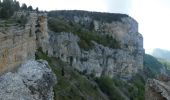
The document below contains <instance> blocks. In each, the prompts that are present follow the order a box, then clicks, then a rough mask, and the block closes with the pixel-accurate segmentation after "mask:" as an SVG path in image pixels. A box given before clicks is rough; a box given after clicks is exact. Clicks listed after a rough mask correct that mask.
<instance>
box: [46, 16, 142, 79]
mask: <svg viewBox="0 0 170 100" xmlns="http://www.w3.org/2000/svg"><path fill="white" fill-rule="evenodd" d="M60 16H62V15H60ZM62 17H63V18H66V19H67V17H65V16H64V15H63V16H62ZM73 20H74V22H75V23H81V24H83V25H84V27H88V25H89V24H90V23H92V24H93V25H92V26H94V30H95V32H97V33H98V34H99V35H109V36H112V37H113V38H115V39H116V40H117V41H119V42H120V48H109V47H106V46H103V45H101V44H98V43H96V42H95V41H93V44H94V47H93V48H92V49H90V50H88V51H86V50H83V49H82V48H80V47H79V45H78V42H79V41H80V39H81V38H79V37H78V36H77V35H74V34H73V33H70V32H58V33H54V32H51V31H50V32H49V35H50V39H49V40H50V41H49V43H50V47H49V49H48V54H49V55H51V56H55V57H58V58H60V59H62V60H63V61H66V62H68V63H70V65H72V66H73V67H74V68H76V69H78V70H79V71H82V72H85V73H86V74H94V75H95V76H101V75H108V76H111V77H114V76H120V77H122V78H131V76H132V75H133V74H135V73H137V72H138V71H139V70H142V69H143V54H144V49H143V38H142V35H141V34H140V33H139V32H138V24H137V22H136V21H135V20H134V19H132V18H131V17H123V18H122V19H121V21H112V22H104V21H99V20H95V19H93V18H91V17H90V16H88V15H86V17H78V16H74V17H73ZM86 25H87V26H86Z"/></svg>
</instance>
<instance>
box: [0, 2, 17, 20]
mask: <svg viewBox="0 0 170 100" xmlns="http://www.w3.org/2000/svg"><path fill="white" fill-rule="evenodd" d="M13 4H14V3H13V0H3V2H2V3H1V12H0V17H2V18H9V17H11V16H12V15H13V14H14V9H13Z"/></svg>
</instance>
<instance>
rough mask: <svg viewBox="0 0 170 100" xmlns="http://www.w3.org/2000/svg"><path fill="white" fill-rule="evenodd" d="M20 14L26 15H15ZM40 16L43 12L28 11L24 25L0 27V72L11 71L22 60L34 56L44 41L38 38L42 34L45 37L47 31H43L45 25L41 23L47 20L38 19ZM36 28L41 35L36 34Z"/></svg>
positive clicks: (45, 27)
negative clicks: (38, 25)
mask: <svg viewBox="0 0 170 100" xmlns="http://www.w3.org/2000/svg"><path fill="white" fill-rule="evenodd" d="M21 15H26V12H18V13H17V14H16V16H21ZM42 16H43V14H42V15H40V14H37V13H34V12H30V13H29V16H27V19H28V22H27V23H26V25H25V27H20V26H18V25H10V26H9V27H0V69H1V70H0V74H2V73H4V72H8V71H11V70H13V69H15V68H16V67H17V66H20V64H22V63H23V62H25V61H27V60H29V59H34V58H35V52H36V49H37V47H38V46H39V43H40V42H41V43H44V41H45V40H44V39H41V40H40V39H39V38H42V36H44V37H47V36H46V34H47V33H45V32H46V30H45V29H47V25H46V26H45V25H44V24H43V23H44V22H46V23H47V21H44V20H38V19H40V18H41V17H42ZM37 24H40V27H37ZM42 27H44V28H42ZM37 30H41V31H40V33H41V35H40V34H38V32H37ZM38 35H39V37H38ZM37 38H38V39H37ZM45 39H48V38H45ZM44 44H45V43H44ZM40 46H42V45H40ZM43 47H45V46H43Z"/></svg>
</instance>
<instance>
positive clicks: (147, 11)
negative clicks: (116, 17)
mask: <svg viewBox="0 0 170 100" xmlns="http://www.w3.org/2000/svg"><path fill="white" fill-rule="evenodd" d="M18 1H20V3H24V2H25V3H26V4H27V5H32V6H33V7H34V8H35V7H37V6H38V7H39V9H41V10H47V11H49V10H75V9H76V10H89V11H101V12H112V13H126V14H129V15H130V16H132V17H133V18H135V19H136V20H137V21H138V23H139V32H140V33H141V34H142V35H143V37H144V48H145V50H146V52H150V51H151V50H152V49H154V48H162V49H168V50H170V45H169V44H170V35H169V34H170V0H18Z"/></svg>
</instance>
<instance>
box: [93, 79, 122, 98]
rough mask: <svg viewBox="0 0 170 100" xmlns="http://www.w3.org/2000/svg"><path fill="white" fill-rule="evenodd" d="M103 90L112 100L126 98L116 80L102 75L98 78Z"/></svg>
mask: <svg viewBox="0 0 170 100" xmlns="http://www.w3.org/2000/svg"><path fill="white" fill-rule="evenodd" d="M96 82H97V83H98V85H99V87H100V88H101V90H102V91H103V92H104V93H106V94H107V95H108V97H109V99H110V100H124V99H125V98H124V97H123V96H122V95H121V93H120V92H119V90H118V89H117V88H116V86H115V84H114V81H113V80H112V79H111V78H109V77H101V78H98V79H97V80H96Z"/></svg>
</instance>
